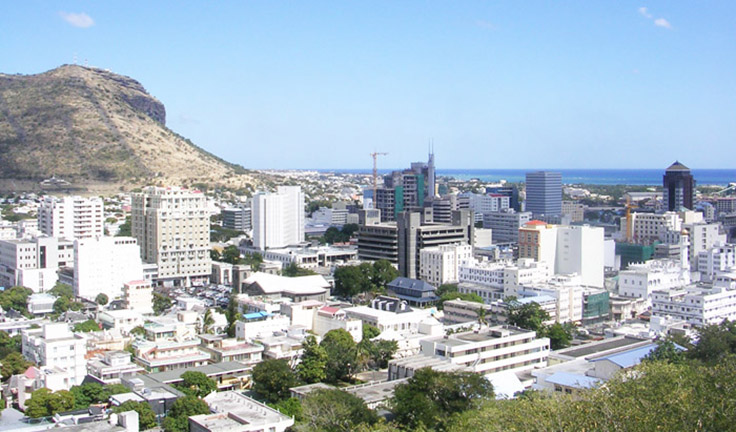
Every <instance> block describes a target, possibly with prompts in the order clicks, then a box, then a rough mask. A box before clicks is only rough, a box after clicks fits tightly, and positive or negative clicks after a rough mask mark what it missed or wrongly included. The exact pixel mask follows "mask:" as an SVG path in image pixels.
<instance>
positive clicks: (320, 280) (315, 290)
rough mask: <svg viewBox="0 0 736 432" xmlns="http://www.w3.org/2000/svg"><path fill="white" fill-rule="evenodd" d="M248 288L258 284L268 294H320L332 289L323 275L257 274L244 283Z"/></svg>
mask: <svg viewBox="0 0 736 432" xmlns="http://www.w3.org/2000/svg"><path fill="white" fill-rule="evenodd" d="M243 283H244V284H245V285H246V286H250V285H253V284H258V286H259V287H260V288H261V290H262V291H263V292H264V293H266V294H277V293H280V292H287V293H292V294H297V295H299V294H301V295H305V294H320V293H323V292H325V291H327V290H329V289H330V284H329V283H328V282H327V280H325V278H324V277H323V276H321V275H310V276H299V277H286V276H278V275H272V274H269V273H261V272H256V273H253V274H252V275H251V276H250V277H249V278H248V279H246V280H245V281H244V282H243Z"/></svg>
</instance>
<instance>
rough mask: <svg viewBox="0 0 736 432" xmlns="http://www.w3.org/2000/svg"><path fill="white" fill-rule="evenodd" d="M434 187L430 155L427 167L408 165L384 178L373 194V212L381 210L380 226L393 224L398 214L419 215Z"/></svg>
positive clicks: (415, 163) (423, 164) (432, 155)
mask: <svg viewBox="0 0 736 432" xmlns="http://www.w3.org/2000/svg"><path fill="white" fill-rule="evenodd" d="M436 183H437V180H436V174H435V167H434V153H430V154H429V160H428V161H427V163H424V162H412V164H411V168H409V169H406V170H403V171H393V172H392V173H391V174H388V175H385V176H384V178H383V187H382V188H378V189H377V190H376V196H375V197H374V200H375V204H374V208H376V209H379V210H381V220H382V221H384V222H387V221H394V220H396V218H397V217H398V215H399V213H401V212H402V211H413V212H417V211H421V209H422V208H424V207H425V205H428V203H429V199H431V198H434V196H435V194H436V187H437V186H436ZM425 202H426V204H425Z"/></svg>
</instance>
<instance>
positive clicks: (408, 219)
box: [358, 210, 475, 279]
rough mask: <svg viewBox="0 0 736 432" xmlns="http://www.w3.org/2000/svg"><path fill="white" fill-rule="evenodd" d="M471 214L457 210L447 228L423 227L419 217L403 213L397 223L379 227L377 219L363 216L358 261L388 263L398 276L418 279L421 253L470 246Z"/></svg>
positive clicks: (436, 225)
mask: <svg viewBox="0 0 736 432" xmlns="http://www.w3.org/2000/svg"><path fill="white" fill-rule="evenodd" d="M474 230H475V227H474V224H473V220H472V212H470V211H469V210H458V211H454V212H453V214H452V223H451V224H450V225H444V224H434V223H423V217H422V214H420V213H409V212H402V213H400V214H399V215H398V221H397V222H386V223H381V222H379V219H378V217H377V216H376V215H373V216H367V215H366V212H364V213H363V224H362V225H360V227H359V229H358V258H359V259H362V260H370V261H375V260H379V259H385V260H388V261H389V262H390V263H392V264H395V265H397V266H398V268H399V274H400V275H401V276H404V277H409V278H413V279H416V278H418V277H419V271H420V270H419V267H420V252H421V250H422V249H424V248H427V247H436V246H441V245H446V244H470V245H472V242H473V241H474Z"/></svg>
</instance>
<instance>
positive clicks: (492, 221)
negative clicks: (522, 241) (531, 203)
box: [483, 210, 532, 243]
mask: <svg viewBox="0 0 736 432" xmlns="http://www.w3.org/2000/svg"><path fill="white" fill-rule="evenodd" d="M531 217H532V214H531V213H530V212H515V211H513V210H508V211H500V212H497V213H486V214H485V215H483V228H489V229H490V230H491V231H492V236H493V243H517V242H518V241H519V228H521V227H522V226H523V225H524V224H525V223H527V222H529V221H530V220H531Z"/></svg>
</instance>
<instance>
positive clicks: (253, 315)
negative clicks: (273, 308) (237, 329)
mask: <svg viewBox="0 0 736 432" xmlns="http://www.w3.org/2000/svg"><path fill="white" fill-rule="evenodd" d="M270 316H271V314H270V313H268V312H253V313H247V314H245V315H243V319H245V320H255V319H260V318H266V317H270Z"/></svg>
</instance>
